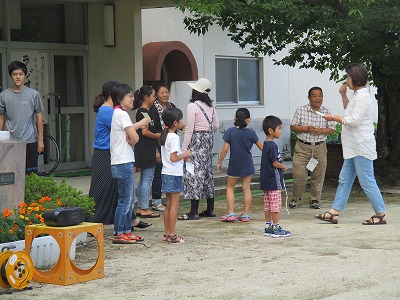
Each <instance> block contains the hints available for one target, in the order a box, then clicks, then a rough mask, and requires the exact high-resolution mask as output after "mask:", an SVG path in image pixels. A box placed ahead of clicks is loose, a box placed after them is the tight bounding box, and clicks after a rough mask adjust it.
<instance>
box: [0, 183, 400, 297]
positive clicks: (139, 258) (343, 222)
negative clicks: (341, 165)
mask: <svg viewBox="0 0 400 300" xmlns="http://www.w3.org/2000/svg"><path fill="white" fill-rule="evenodd" d="M390 188H391V189H392V190H391V193H388V194H385V195H384V197H385V201H386V203H387V211H388V213H387V220H388V224H387V225H381V226H363V225H362V224H361V222H362V221H363V220H364V219H367V218H369V217H370V216H371V215H372V213H373V211H372V208H371V205H370V204H369V202H368V201H367V200H366V197H365V195H364V194H363V193H362V192H360V190H359V188H358V189H357V188H355V189H354V191H353V193H352V197H351V199H350V201H349V204H348V206H347V207H346V210H345V211H344V212H342V214H341V215H340V220H339V224H336V225H333V224H329V223H324V222H321V221H319V220H317V219H315V218H314V214H316V213H322V212H324V211H325V210H328V209H329V207H330V204H331V202H332V199H333V195H334V192H335V187H334V186H332V187H327V188H325V190H324V197H323V201H322V208H321V210H313V209H310V208H308V205H307V200H305V202H302V203H300V205H299V207H298V208H296V209H292V210H290V215H288V214H287V212H286V210H285V208H284V207H283V208H282V214H281V224H282V226H283V227H284V228H285V229H287V230H290V231H291V232H292V234H293V235H292V236H291V237H289V238H271V237H265V236H263V227H264V221H263V218H264V217H263V211H262V197H261V196H260V195H258V196H254V197H253V205H252V211H251V222H250V223H240V222H234V223H222V222H220V221H218V219H217V218H204V219H201V220H198V221H177V233H178V234H180V235H183V236H185V238H187V240H188V242H187V243H186V244H166V243H164V242H162V241H161V239H162V235H163V218H162V217H161V218H159V219H153V220H152V222H153V225H152V226H151V227H149V228H147V229H143V230H140V231H137V232H136V233H137V234H140V235H141V236H143V237H144V238H145V242H144V243H143V244H138V245H113V244H112V243H111V241H110V240H109V239H108V237H109V236H111V234H112V226H110V225H108V226H105V235H106V239H105V241H104V247H105V265H104V269H105V277H104V278H103V279H99V280H93V281H88V282H84V283H79V284H74V285H69V286H59V285H51V284H40V283H37V282H32V283H31V284H30V285H29V286H30V287H32V290H24V291H15V290H14V291H13V294H12V295H2V296H1V299H4V300H6V299H7V300H8V299H13V300H14V299H30V300H31V299H40V300H46V299H52V300H53V299H63V300H64V299H65V300H68V299H71V300H75V299H187V298H189V299H230V300H231V299H245V298H247V299H352V300H354V299H366V298H368V299H375V298H379V299H399V298H400V285H399V282H400V272H398V265H399V263H400V251H399V249H400V236H399V231H400V226H399V223H398V222H399V219H398V216H399V215H400V207H399V194H398V191H400V189H399V188H396V187H390ZM289 193H290V187H289ZM203 204H204V203H203V202H202V203H201V207H202V205H203ZM187 205H188V204H187V203H181V209H180V212H181V213H184V212H186V210H187ZM236 205H237V208H238V209H237V212H239V211H240V208H241V199H240V196H238V200H237V202H236ZM216 210H217V212H218V215H219V216H220V215H223V214H224V213H226V206H225V203H224V200H223V199H219V201H217V203H216ZM96 247H97V243H89V244H88V246H87V247H86V248H85V247H83V246H81V247H80V248H78V249H77V260H79V261H80V262H81V263H83V264H85V262H84V261H85V260H86V259H87V261H88V262H87V263H89V264H90V263H93V261H94V259H93V252H94V253H95V252H96V251H95V250H94V251H93V249H96ZM82 261H83V262H82ZM3 291H4V290H3Z"/></svg>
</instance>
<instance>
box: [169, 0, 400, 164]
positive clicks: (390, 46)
mask: <svg viewBox="0 0 400 300" xmlns="http://www.w3.org/2000/svg"><path fill="white" fill-rule="evenodd" d="M175 3H176V7H177V8H179V9H180V10H182V11H184V12H186V17H185V18H184V24H185V26H186V28H187V29H188V30H189V31H190V32H192V33H197V34H198V35H200V34H205V33H206V32H207V30H208V29H209V27H210V26H212V25H213V24H216V25H219V26H220V27H222V29H224V30H226V31H227V32H228V36H229V37H230V38H231V39H232V40H233V41H234V42H236V43H238V44H239V46H240V47H242V48H244V47H246V46H247V47H250V54H252V55H254V56H259V55H260V54H262V55H273V54H275V53H277V52H279V51H281V50H283V49H285V48H288V49H289V51H288V54H287V55H286V56H285V57H283V58H282V59H280V60H275V64H278V65H279V64H283V65H289V66H298V67H300V68H314V69H316V70H319V71H321V72H322V71H324V70H331V79H332V80H336V81H339V80H342V78H339V74H341V73H340V71H342V70H344V68H345V67H346V66H347V65H348V64H349V63H352V62H362V63H364V64H366V65H367V67H368V68H369V70H370V73H371V83H372V84H374V85H376V87H377V90H378V92H377V95H376V98H377V100H378V109H379V111H378V113H379V120H378V131H377V139H378V155H379V157H381V158H385V160H386V161H388V162H389V163H390V164H391V165H392V166H397V167H398V166H399V165H400V134H399V133H398V132H397V131H398V128H400V126H399V125H400V101H399V100H398V98H399V97H400V47H399V34H400V22H399V20H400V2H399V1H398V0H180V1H179V0H175Z"/></svg>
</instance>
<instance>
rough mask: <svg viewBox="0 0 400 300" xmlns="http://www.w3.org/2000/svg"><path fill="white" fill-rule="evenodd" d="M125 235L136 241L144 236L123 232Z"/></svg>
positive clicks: (141, 239) (140, 240)
mask: <svg viewBox="0 0 400 300" xmlns="http://www.w3.org/2000/svg"><path fill="white" fill-rule="evenodd" d="M125 236H126V237H128V238H129V239H130V240H133V241H136V242H143V241H144V238H142V237H141V236H138V235H136V234H133V233H132V232H131V233H125Z"/></svg>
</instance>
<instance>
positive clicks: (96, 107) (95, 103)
mask: <svg viewBox="0 0 400 300" xmlns="http://www.w3.org/2000/svg"><path fill="white" fill-rule="evenodd" d="M106 100H107V99H106V98H105V97H104V95H103V94H99V95H97V96H96V97H95V98H94V100H93V110H94V112H95V113H97V112H98V111H99V108H100V106H102V105H103V104H104V102H106Z"/></svg>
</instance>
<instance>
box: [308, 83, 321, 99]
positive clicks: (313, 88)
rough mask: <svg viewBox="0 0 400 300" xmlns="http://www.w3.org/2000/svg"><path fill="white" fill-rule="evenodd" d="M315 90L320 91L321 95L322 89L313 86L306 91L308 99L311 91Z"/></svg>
mask: <svg viewBox="0 0 400 300" xmlns="http://www.w3.org/2000/svg"><path fill="white" fill-rule="evenodd" d="M316 90H318V91H321V93H322V89H321V88H320V87H319V86H313V87H312V88H311V89H309V90H308V97H311V93H312V91H316Z"/></svg>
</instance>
